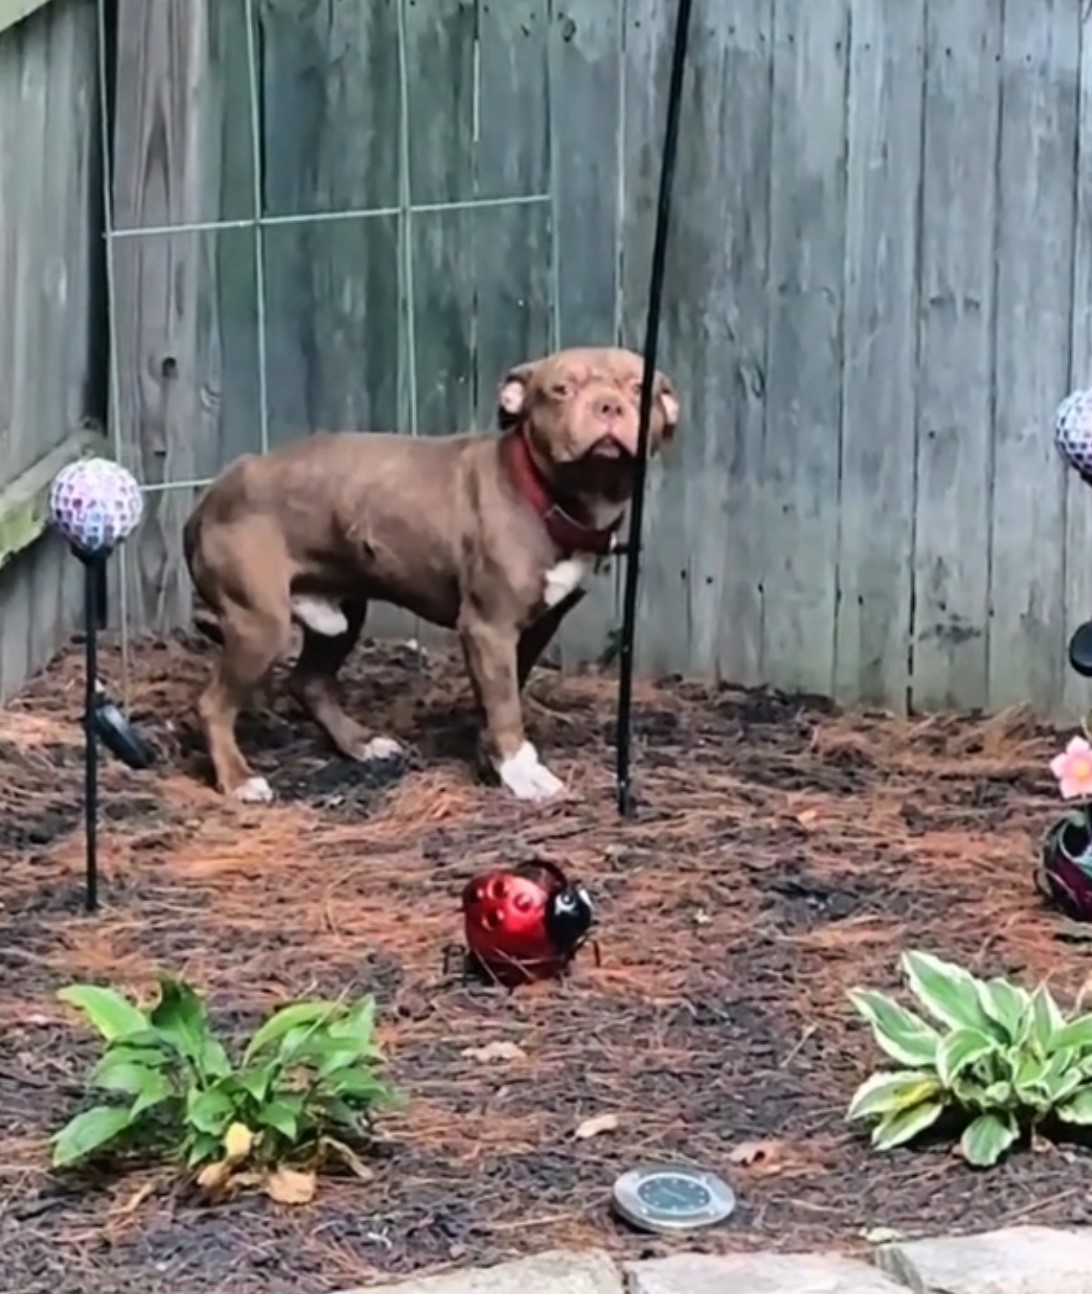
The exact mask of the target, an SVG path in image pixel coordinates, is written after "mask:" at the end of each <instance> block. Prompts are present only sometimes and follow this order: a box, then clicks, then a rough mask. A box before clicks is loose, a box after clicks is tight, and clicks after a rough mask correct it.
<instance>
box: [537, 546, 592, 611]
mask: <svg viewBox="0 0 1092 1294" xmlns="http://www.w3.org/2000/svg"><path fill="white" fill-rule="evenodd" d="M590 570H591V563H590V562H586V561H585V560H584V559H583V558H582V557H567V558H566V559H565V560H564V561H563V562H558V563H557V565H556V566H551V567H550V569H549V570H548V571H547V572H546V585H545V588H544V589H543V591H542V600H543V602H545V603H546V605H547V606H548V607H556V606H557V604H558V603H559V602H564V601H565V599H566V598H567V597H568V596H569V594H570V593H574V592H575V591H576V590H577V589H578V588H580V586H581V585H582V584H583V583H584V581H585V579H587V576H588V572H589V571H590Z"/></svg>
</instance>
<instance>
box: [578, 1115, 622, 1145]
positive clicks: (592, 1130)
mask: <svg viewBox="0 0 1092 1294" xmlns="http://www.w3.org/2000/svg"><path fill="white" fill-rule="evenodd" d="M617 1128H618V1116H617V1115H616V1114H597V1115H595V1117H594V1118H591V1119H585V1120H584V1122H583V1123H582V1124H580V1126H579V1127H578V1128H577V1130H576V1131H575V1132H574V1133H573V1136H574V1137H575V1138H576V1140H577V1141H587V1140H588V1138H589V1137H598V1136H599V1135H600V1133H603V1132H615V1131H616V1130H617Z"/></svg>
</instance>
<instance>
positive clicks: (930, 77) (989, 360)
mask: <svg viewBox="0 0 1092 1294" xmlns="http://www.w3.org/2000/svg"><path fill="white" fill-rule="evenodd" d="M1001 11H1002V0H962V3H961V4H959V5H937V4H932V5H930V6H929V9H928V30H927V37H926V87H925V161H924V181H923V192H922V198H921V203H922V206H921V211H922V216H921V220H922V225H921V231H920V239H921V265H920V271H919V272H920V275H921V294H922V320H921V338H920V348H921V349H920V362H919V368H918V383H919V390H918V399H919V404H918V454H917V507H916V517H915V536H916V540H915V545H916V546H915V556H914V601H913V606H914V657H913V662H914V663H913V700H914V704H915V705H916V706H918V707H920V708H922V709H938V708H946V707H948V706H951V705H958V704H962V705H966V706H984V705H985V704H986V700H987V668H986V659H987V610H988V595H989V545H990V497H991V493H992V488H993V449H992V445H991V436H990V427H991V420H992V413H993V400H992V383H993V360H994V353H993V310H994V300H995V253H996V242H995V233H996V213H997V207H996V200H997V163H998V121H999V102H998V99H999V84H1000V78H999V75H998V71H999V59H1000V53H1001Z"/></svg>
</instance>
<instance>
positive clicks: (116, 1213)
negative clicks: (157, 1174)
mask: <svg viewBox="0 0 1092 1294" xmlns="http://www.w3.org/2000/svg"><path fill="white" fill-rule="evenodd" d="M155 1188H156V1183H155V1181H150V1182H145V1183H144V1185H143V1186H141V1187H138V1188H137V1190H135V1191H134V1192H133V1193H132V1195H130V1196H129V1198H128V1199H127V1200H126V1201H125V1203H124V1204H122V1205H120V1206H119V1207H118V1208H117V1209H114V1210H112V1213H111V1216H112V1217H114V1218H127V1217H130V1216H131V1215H132V1214H134V1213H135V1212H136V1211H137V1209H139V1208H140V1206H141V1205H142V1204H143V1203H144V1201H145V1200H146V1199H147V1198H148V1197H149V1196H150V1195H153V1194H154V1193H155Z"/></svg>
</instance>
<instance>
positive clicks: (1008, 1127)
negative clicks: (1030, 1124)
mask: <svg viewBox="0 0 1092 1294" xmlns="http://www.w3.org/2000/svg"><path fill="white" fill-rule="evenodd" d="M1019 1135H1020V1129H1019V1128H1018V1127H1017V1125H1016V1120H1015V1119H1014V1118H1013V1116H1012V1115H1011V1114H1008V1113H1004V1114H993V1113H991V1114H980V1115H979V1116H978V1118H977V1119H975V1121H974V1122H973V1123H972V1124H969V1125H968V1127H967V1128H966V1129H965V1130H964V1133H963V1136H962V1137H961V1138H960V1142H959V1148H960V1150H961V1151H962V1153H963V1158H964V1159H965V1160H966V1161H967V1163H968V1164H973V1165H974V1166H975V1168H989V1167H991V1166H992V1165H993V1164H996V1163H997V1161H998V1160H999V1159H1000V1158H1001V1156H1002V1155H1003V1154H1004V1153H1005V1151H1006V1150H1008V1148H1009V1147H1010V1146H1011V1145H1012V1143H1013V1142H1014V1141H1015V1140H1016V1138H1017V1137H1018V1136H1019Z"/></svg>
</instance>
